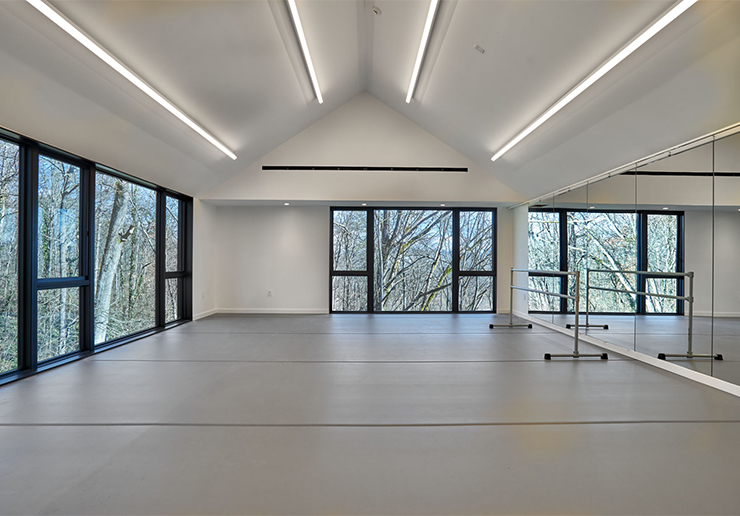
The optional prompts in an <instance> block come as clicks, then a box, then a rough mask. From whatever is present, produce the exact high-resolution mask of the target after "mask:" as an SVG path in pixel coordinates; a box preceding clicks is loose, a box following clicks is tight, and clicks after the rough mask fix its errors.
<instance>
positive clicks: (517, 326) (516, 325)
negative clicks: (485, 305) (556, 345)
mask: <svg viewBox="0 0 740 516" xmlns="http://www.w3.org/2000/svg"><path fill="white" fill-rule="evenodd" d="M488 328H489V329H491V330H492V329H494V328H529V329H530V330H531V329H532V325H531V324H489V325H488Z"/></svg>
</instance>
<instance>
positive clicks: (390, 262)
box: [374, 210, 452, 312]
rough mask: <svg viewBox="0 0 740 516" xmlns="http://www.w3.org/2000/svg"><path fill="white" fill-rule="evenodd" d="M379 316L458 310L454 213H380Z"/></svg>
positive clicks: (377, 251) (377, 236) (377, 232)
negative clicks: (454, 304)
mask: <svg viewBox="0 0 740 516" xmlns="http://www.w3.org/2000/svg"><path fill="white" fill-rule="evenodd" d="M374 307H375V311H378V312H440V311H441V312H445V311H450V310H452V212H451V211H449V210H376V211H375V300H374Z"/></svg>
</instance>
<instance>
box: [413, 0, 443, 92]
mask: <svg viewBox="0 0 740 516" xmlns="http://www.w3.org/2000/svg"><path fill="white" fill-rule="evenodd" d="M438 5H439V0H431V1H430V2H429V12H428V13H427V21H426V23H424V32H422V34H421V43H420V44H419V52H418V53H417V54H416V63H414V71H413V72H412V73H411V83H409V92H408V94H406V104H408V103H410V102H411V97H413V96H414V90H415V89H416V81H417V80H418V79H419V70H421V63H422V61H424V54H425V53H426V51H427V43H428V42H429V33H430V32H431V31H432V25H433V24H434V17H435V16H436V14H437V6H438Z"/></svg>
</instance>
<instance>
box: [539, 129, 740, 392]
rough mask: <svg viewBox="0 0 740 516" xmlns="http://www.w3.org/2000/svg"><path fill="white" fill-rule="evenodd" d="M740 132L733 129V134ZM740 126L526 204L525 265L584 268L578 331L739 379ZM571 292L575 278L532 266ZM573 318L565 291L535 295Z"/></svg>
mask: <svg viewBox="0 0 740 516" xmlns="http://www.w3.org/2000/svg"><path fill="white" fill-rule="evenodd" d="M736 130H737V129H734V130H733V131H736ZM738 257H740V133H737V134H732V133H731V132H730V131H728V132H726V133H719V134H717V135H714V136H713V137H709V138H705V139H703V140H700V141H696V142H694V143H692V144H690V145H686V146H684V147H680V148H677V149H675V151H671V152H666V153H664V154H662V155H660V156H656V157H654V158H653V159H650V160H644V161H643V162H641V163H638V164H637V165H636V166H634V167H633V168H631V169H630V170H626V171H624V172H622V173H620V174H619V175H613V176H612V177H608V178H605V179H602V180H599V181H595V182H591V183H589V184H587V185H583V186H582V187H580V188H577V189H573V190H571V191H569V192H567V193H564V194H562V195H558V196H555V197H552V198H549V199H545V200H543V201H540V202H539V203H537V204H533V205H530V207H529V268H530V269H539V270H558V271H569V272H574V271H579V272H580V291H579V293H580V297H581V299H580V311H579V313H580V319H581V320H580V322H579V324H580V325H581V332H582V333H585V334H588V335H592V336H595V337H598V338H600V339H603V340H606V341H608V342H611V343H613V344H617V345H620V346H623V347H626V348H629V349H632V350H635V351H639V352H641V353H644V354H646V355H650V356H653V357H657V358H661V359H664V360H668V361H670V362H673V363H676V364H679V365H681V366H684V367H687V368H691V369H693V370H696V371H699V372H702V373H704V374H707V375H712V376H714V377H717V378H720V379H722V380H726V381H729V382H732V383H736V384H740V260H738ZM529 281H530V288H536V289H541V290H547V291H553V290H554V291H559V292H562V293H567V294H570V295H571V296H572V295H574V292H575V278H574V277H573V276H568V277H554V276H552V275H547V274H545V273H537V274H535V273H533V274H531V275H530V280H529ZM529 310H530V313H531V314H532V315H534V316H536V317H540V318H544V319H545V320H547V321H549V322H554V323H556V324H558V325H561V326H565V325H567V324H571V325H572V324H573V320H574V316H573V314H574V306H573V301H572V300H569V299H562V300H560V299H557V298H553V297H552V296H538V295H537V294H534V293H532V294H530V295H529Z"/></svg>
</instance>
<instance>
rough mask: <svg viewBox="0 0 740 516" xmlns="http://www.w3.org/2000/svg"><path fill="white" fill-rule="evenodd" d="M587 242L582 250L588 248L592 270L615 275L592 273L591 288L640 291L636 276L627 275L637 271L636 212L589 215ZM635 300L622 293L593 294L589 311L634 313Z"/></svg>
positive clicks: (584, 235) (592, 291)
mask: <svg viewBox="0 0 740 516" xmlns="http://www.w3.org/2000/svg"><path fill="white" fill-rule="evenodd" d="M583 215H584V216H585V217H586V220H585V221H584V222H585V224H586V230H585V232H579V234H580V238H581V239H585V240H586V241H585V242H584V243H582V244H579V246H586V247H587V248H588V260H589V266H590V268H592V269H602V270H609V271H615V272H599V273H593V272H592V273H591V280H590V281H591V287H600V288H610V289H615V290H637V276H636V275H635V274H630V273H628V272H625V271H635V270H637V226H636V224H637V222H636V221H637V218H636V215H635V213H634V212H631V213H626V212H625V213H611V212H606V213H605V212H602V213H599V212H587V213H584V214H583ZM635 310H636V300H635V296H632V295H630V294H623V293H619V292H609V291H604V290H591V291H590V292H589V311H591V312H622V313H625V312H634V311H635Z"/></svg>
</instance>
